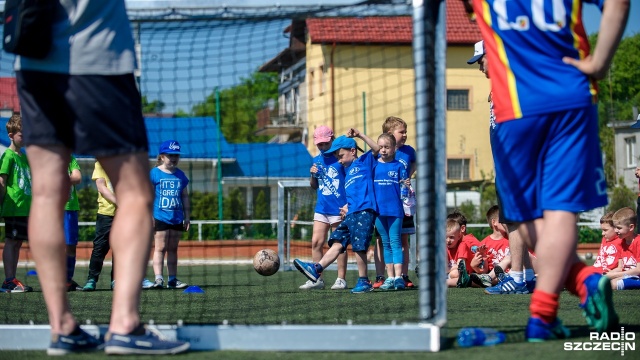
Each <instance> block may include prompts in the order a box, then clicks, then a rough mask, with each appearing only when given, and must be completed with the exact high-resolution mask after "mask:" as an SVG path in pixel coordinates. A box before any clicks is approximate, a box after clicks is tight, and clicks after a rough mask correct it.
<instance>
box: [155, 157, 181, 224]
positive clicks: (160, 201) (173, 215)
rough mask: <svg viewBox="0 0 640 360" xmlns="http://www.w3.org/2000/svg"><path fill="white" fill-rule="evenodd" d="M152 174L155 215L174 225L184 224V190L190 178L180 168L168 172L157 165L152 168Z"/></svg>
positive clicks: (158, 218) (156, 217)
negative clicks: (170, 172) (171, 172)
mask: <svg viewBox="0 0 640 360" xmlns="http://www.w3.org/2000/svg"><path fill="white" fill-rule="evenodd" d="M150 176H151V184H153V188H154V191H155V199H154V200H153V217H154V218H155V219H157V220H160V221H163V222H166V223H168V224H172V225H178V224H182V222H183V221H184V211H183V208H182V191H183V190H184V189H185V188H186V187H187V184H189V179H187V176H186V175H185V174H184V172H182V170H180V169H176V171H175V172H174V173H173V174H167V173H166V172H164V171H162V170H160V169H158V168H157V167H155V168H153V169H151V173H150Z"/></svg>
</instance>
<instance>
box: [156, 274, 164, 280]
mask: <svg viewBox="0 0 640 360" xmlns="http://www.w3.org/2000/svg"><path fill="white" fill-rule="evenodd" d="M158 279H160V280H163V281H164V279H163V278H162V275H156V280H158Z"/></svg>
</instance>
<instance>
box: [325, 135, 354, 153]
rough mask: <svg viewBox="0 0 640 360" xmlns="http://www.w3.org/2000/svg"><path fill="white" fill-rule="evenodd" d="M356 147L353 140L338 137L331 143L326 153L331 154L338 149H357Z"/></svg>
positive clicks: (343, 136)
mask: <svg viewBox="0 0 640 360" xmlns="http://www.w3.org/2000/svg"><path fill="white" fill-rule="evenodd" d="M357 148H358V145H357V144H356V141H355V140H353V138H350V137H347V136H346V135H342V136H338V137H337V138H336V139H335V140H333V143H331V147H330V148H329V150H327V151H326V152H327V153H329V154H331V153H334V152H336V151H338V150H340V149H357Z"/></svg>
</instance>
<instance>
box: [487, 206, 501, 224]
mask: <svg viewBox="0 0 640 360" xmlns="http://www.w3.org/2000/svg"><path fill="white" fill-rule="evenodd" d="M499 217H500V208H499V207H498V205H493V206H492V207H490V208H489V210H487V222H488V223H489V225H491V220H493V219H496V220H497V219H498V218H499Z"/></svg>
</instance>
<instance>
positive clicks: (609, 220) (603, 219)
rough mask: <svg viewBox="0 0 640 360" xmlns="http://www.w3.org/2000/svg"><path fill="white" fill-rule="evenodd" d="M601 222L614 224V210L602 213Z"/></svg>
mask: <svg viewBox="0 0 640 360" xmlns="http://www.w3.org/2000/svg"><path fill="white" fill-rule="evenodd" d="M600 224H609V225H610V226H613V211H609V212H608V213H606V214H604V215H602V217H601V218H600Z"/></svg>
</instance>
